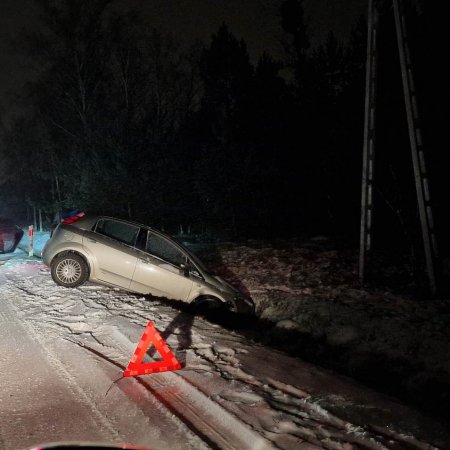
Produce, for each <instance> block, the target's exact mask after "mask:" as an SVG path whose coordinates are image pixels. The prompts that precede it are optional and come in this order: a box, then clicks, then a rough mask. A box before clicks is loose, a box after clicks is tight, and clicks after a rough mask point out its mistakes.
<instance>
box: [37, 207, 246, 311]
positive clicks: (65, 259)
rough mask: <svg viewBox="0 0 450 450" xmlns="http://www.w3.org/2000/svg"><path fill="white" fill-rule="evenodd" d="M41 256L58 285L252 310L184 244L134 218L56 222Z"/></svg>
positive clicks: (75, 218)
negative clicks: (99, 287)
mask: <svg viewBox="0 0 450 450" xmlns="http://www.w3.org/2000/svg"><path fill="white" fill-rule="evenodd" d="M42 258H43V261H44V263H45V264H46V265H47V266H49V267H50V268H51V274H52V278H53V280H54V281H55V282H56V283H57V284H59V285H61V286H65V287H76V286H79V285H81V284H83V283H84V282H85V281H87V280H90V281H93V282H98V283H102V284H106V285H110V286H114V287H119V288H122V289H125V290H127V291H130V292H136V293H141V294H151V295H154V296H157V297H166V298H169V299H175V300H180V301H183V302H186V303H189V304H192V305H194V306H206V307H218V306H225V307H226V308H228V309H229V310H231V311H233V312H238V313H245V314H252V313H253V312H254V305H253V302H252V301H251V299H249V298H247V297H246V296H245V295H243V294H242V293H241V292H240V291H238V290H237V289H235V288H234V287H232V286H231V285H230V284H228V283H227V282H226V281H224V280H222V279H221V278H219V277H217V276H214V275H212V274H211V273H209V272H208V270H207V269H206V268H205V266H204V265H203V264H202V262H201V261H200V260H199V259H198V258H197V257H196V256H195V255H194V254H192V253H191V252H190V251H189V250H188V249H186V248H185V247H184V246H182V245H180V244H179V243H177V242H175V241H174V240H173V239H171V238H170V237H169V236H167V235H166V234H164V233H161V232H159V231H156V230H154V229H152V228H150V227H148V226H145V225H142V224H139V223H135V222H130V221H126V220H121V219H117V218H113V217H107V216H92V215H89V214H85V213H79V214H77V215H75V216H73V217H71V218H70V219H66V220H64V222H62V223H60V224H59V225H58V226H57V227H56V228H55V230H54V231H53V233H52V236H51V238H50V239H49V240H48V241H47V243H46V244H45V246H44V248H43V251H42Z"/></svg>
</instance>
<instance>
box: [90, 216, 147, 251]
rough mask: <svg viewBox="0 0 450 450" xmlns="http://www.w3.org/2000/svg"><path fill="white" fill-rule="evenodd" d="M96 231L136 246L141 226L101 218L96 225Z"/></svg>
mask: <svg viewBox="0 0 450 450" xmlns="http://www.w3.org/2000/svg"><path fill="white" fill-rule="evenodd" d="M95 232H96V233H99V234H102V235H103V236H107V237H109V238H112V239H115V240H117V241H120V242H123V243H124V244H128V245H132V246H134V245H135V243H136V238H137V235H138V233H139V227H137V226H135V225H131V224H129V223H124V222H119V221H116V220H110V219H100V220H99V221H98V222H97V225H96V226H95Z"/></svg>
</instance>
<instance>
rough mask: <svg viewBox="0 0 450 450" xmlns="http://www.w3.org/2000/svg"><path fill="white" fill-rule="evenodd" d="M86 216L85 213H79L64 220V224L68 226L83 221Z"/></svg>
mask: <svg viewBox="0 0 450 450" xmlns="http://www.w3.org/2000/svg"><path fill="white" fill-rule="evenodd" d="M85 215H86V213H85V212H79V213H77V214H74V215H73V216H70V217H68V218H67V219H64V220H63V222H64V223H67V224H69V225H70V224H72V223H75V222H76V221H77V220H79V219H81V218H82V217H84V216H85Z"/></svg>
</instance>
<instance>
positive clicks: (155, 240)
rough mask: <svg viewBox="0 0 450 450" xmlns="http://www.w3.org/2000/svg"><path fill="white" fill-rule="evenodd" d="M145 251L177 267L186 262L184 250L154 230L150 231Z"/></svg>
mask: <svg viewBox="0 0 450 450" xmlns="http://www.w3.org/2000/svg"><path fill="white" fill-rule="evenodd" d="M145 251H146V252H147V253H150V254H151V255H154V256H157V257H158V258H161V259H163V260H164V261H167V262H169V263H171V264H173V265H175V266H177V267H180V266H181V264H186V255H185V254H184V253H183V252H181V251H180V250H179V249H178V248H177V247H175V246H174V245H173V244H172V243H171V242H169V241H167V240H166V239H164V238H162V237H161V236H158V235H157V234H153V233H152V232H149V233H148V237H147V244H146V246H145Z"/></svg>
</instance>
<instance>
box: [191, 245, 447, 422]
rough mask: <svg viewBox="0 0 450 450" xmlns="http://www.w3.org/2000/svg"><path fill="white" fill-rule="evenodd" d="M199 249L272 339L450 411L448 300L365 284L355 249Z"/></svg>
mask: <svg viewBox="0 0 450 450" xmlns="http://www.w3.org/2000/svg"><path fill="white" fill-rule="evenodd" d="M311 244H313V245H311ZM199 254H200V255H201V256H202V258H203V259H204V260H206V261H207V262H208V264H209V266H210V267H211V268H213V269H214V270H215V271H216V272H217V273H218V274H220V275H222V276H223V277H224V278H226V279H228V280H229V281H230V282H233V283H234V284H235V285H237V286H239V287H240V288H241V289H243V290H244V291H246V292H247V293H248V294H249V295H251V297H252V298H253V300H254V302H255V304H256V312H257V316H258V318H259V319H261V320H262V323H263V324H264V333H263V334H264V337H263V340H264V341H265V342H269V341H272V342H274V343H275V344H277V346H281V347H282V348H283V349H285V350H289V351H292V352H294V354H297V355H302V356H303V357H307V358H308V359H309V360H311V361H314V362H316V363H320V364H322V365H325V366H327V367H330V368H333V369H337V370H339V371H342V372H344V373H346V374H348V375H350V376H354V377H357V378H359V379H361V380H363V381H364V382H368V383H370V384H372V385H375V386H377V387H378V388H383V389H385V390H387V391H388V392H390V393H395V394H396V395H400V396H401V397H403V398H404V399H407V400H408V401H411V400H412V401H413V402H414V403H416V404H419V405H420V406H422V407H429V408H430V410H433V411H434V412H437V413H438V414H439V415H443V416H446V417H447V418H448V417H449V414H448V409H447V400H448V396H449V395H450V358H449V354H450V346H449V343H450V327H449V326H448V325H449V323H450V307H449V305H450V302H449V300H448V299H437V300H436V299H435V300H432V299H426V300H418V299H414V298H411V297H408V296H405V295H395V294H394V293H392V292H389V291H387V290H379V289H375V288H364V287H361V286H360V284H359V282H358V274H357V267H358V259H357V258H358V254H357V252H356V251H354V252H351V251H336V250H330V249H329V248H326V247H324V246H321V245H316V244H314V243H309V245H305V244H304V243H303V244H298V245H292V244H288V243H284V244H279V245H276V246H275V245H271V244H267V245H264V244H261V243H250V244H248V245H234V244H223V245H217V246H215V247H214V248H203V249H199Z"/></svg>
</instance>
